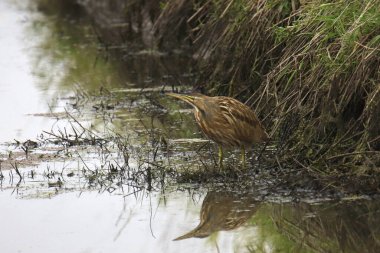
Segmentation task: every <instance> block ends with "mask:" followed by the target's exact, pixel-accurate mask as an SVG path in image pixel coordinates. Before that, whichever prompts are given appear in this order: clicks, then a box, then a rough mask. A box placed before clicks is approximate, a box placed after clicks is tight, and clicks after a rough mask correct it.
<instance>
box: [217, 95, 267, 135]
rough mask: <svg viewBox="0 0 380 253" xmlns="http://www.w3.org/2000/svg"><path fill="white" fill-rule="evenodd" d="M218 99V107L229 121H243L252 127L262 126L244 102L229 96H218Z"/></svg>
mask: <svg viewBox="0 0 380 253" xmlns="http://www.w3.org/2000/svg"><path fill="white" fill-rule="evenodd" d="M218 100H219V101H218V104H219V107H220V109H221V111H222V113H223V115H224V117H225V118H226V119H227V120H228V121H229V122H235V123H236V122H245V123H247V124H249V125H251V126H253V127H254V128H256V127H260V128H262V126H261V123H260V121H259V120H258V118H257V116H256V114H255V113H254V112H253V111H252V109H251V108H249V107H248V106H246V105H245V104H243V103H241V102H240V101H238V100H236V99H233V98H229V97H220V99H218Z"/></svg>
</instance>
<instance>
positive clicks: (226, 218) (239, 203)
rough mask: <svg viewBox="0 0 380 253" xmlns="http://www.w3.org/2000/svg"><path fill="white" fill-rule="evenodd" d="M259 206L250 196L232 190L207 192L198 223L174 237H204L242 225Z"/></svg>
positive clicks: (179, 238) (181, 238)
mask: <svg viewBox="0 0 380 253" xmlns="http://www.w3.org/2000/svg"><path fill="white" fill-rule="evenodd" d="M258 207H259V201H257V200H254V199H253V198H252V197H251V198H249V197H248V196H242V195H239V194H236V193H232V192H208V193H207V195H206V197H205V199H204V200H203V203H202V208H201V213H200V223H199V225H198V226H197V227H196V228H195V229H193V230H191V231H190V232H188V233H186V234H184V235H182V236H180V237H178V238H176V239H174V241H177V240H183V239H187V238H192V237H196V238H204V237H207V236H209V235H211V234H212V233H214V232H218V231H228V230H233V229H236V228H238V227H240V226H241V225H243V224H244V223H245V222H246V221H247V220H248V219H249V218H251V217H252V215H253V214H254V213H255V212H256V210H257V209H258Z"/></svg>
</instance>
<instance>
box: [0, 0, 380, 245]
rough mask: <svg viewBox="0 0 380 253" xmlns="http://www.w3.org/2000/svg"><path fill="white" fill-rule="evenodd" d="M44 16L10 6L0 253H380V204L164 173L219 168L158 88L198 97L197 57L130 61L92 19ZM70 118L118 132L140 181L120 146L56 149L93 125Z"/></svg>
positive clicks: (5, 14)
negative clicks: (100, 40)
mask: <svg viewBox="0 0 380 253" xmlns="http://www.w3.org/2000/svg"><path fill="white" fill-rule="evenodd" d="M42 7H44V5H42V6H41V5H40V7H39V8H37V7H36V5H35V4H33V2H32V1H30V2H29V1H21V0H20V1H12V0H3V1H1V2H0V31H1V34H2V36H0V45H1V46H0V55H1V58H0V59H1V60H0V76H1V77H2V78H1V81H0V98H1V99H0V115H1V119H0V121H1V124H0V133H1V135H0V159H1V161H2V162H1V163H0V164H1V174H0V217H2V219H1V230H0V247H1V252H6V253H8V252H28V253H29V252H32V253H33V252H379V251H380V243H379V238H380V229H379V226H378V224H379V210H380V209H379V207H380V202H379V201H378V200H373V199H369V198H367V197H365V196H357V197H353V196H340V198H339V199H334V198H333V197H331V196H330V197H327V196H323V195H319V194H318V193H313V192H307V191H305V192H304V193H302V194H298V195H297V197H295V196H293V195H292V194H290V193H289V192H278V193H276V194H268V189H266V188H265V187H264V188H263V187H262V186H252V187H249V188H248V189H247V188H245V189H244V191H243V190H239V189H236V188H231V189H224V188H220V187H211V186H209V185H205V184H176V183H175V181H173V180H171V179H170V176H163V175H162V173H166V174H167V175H170V174H171V173H172V172H171V171H170V170H165V169H162V168H163V167H173V168H175V169H178V170H184V171H186V170H204V169H205V167H204V166H205V164H206V165H207V164H212V163H213V162H214V161H213V159H212V158H210V157H213V156H214V155H215V154H214V148H213V146H212V145H208V146H206V148H203V149H202V151H200V152H197V149H198V148H199V147H202V146H203V145H205V144H207V141H205V140H204V139H203V138H202V135H200V134H199V131H198V129H197V128H196V126H195V124H194V121H193V118H192V114H191V111H190V110H188V109H186V108H187V107H186V106H185V105H183V104H180V103H178V102H177V101H171V100H170V99H168V98H166V97H165V96H164V95H163V94H162V93H161V90H162V89H167V90H170V89H171V85H172V84H175V87H176V88H177V89H184V90H186V89H190V87H189V86H186V85H185V84H191V83H192V82H191V80H192V78H193V76H192V73H191V72H189V71H188V69H189V68H188V67H187V65H186V64H188V63H187V62H188V59H186V57H185V56H181V55H175V56H170V57H168V56H165V55H164V56H162V55H161V56H157V54H154V55H149V54H148V55H146V54H145V52H138V53H134V52H124V51H123V52H122V53H123V54H125V55H126V56H125V57H124V59H123V60H121V59H120V57H118V56H117V54H120V52H118V51H115V52H112V51H105V50H104V48H103V47H102V46H101V45H99V44H97V43H96V36H95V34H94V33H93V32H92V28H91V26H89V22H88V20H87V18H86V16H85V13H84V12H83V11H81V10H80V9H78V8H74V9H72V7H70V8H69V9H62V11H61V12H59V11H57V10H56V9H54V7H51V8H52V9H46V8H42ZM61 8H62V6H61ZM37 9H40V10H43V11H42V12H39V11H37ZM169 70H170V71H169ZM164 84H170V85H167V86H165V87H164V88H163V85H164ZM142 88H143V89H142ZM66 111H67V112H68V113H70V115H72V116H73V117H75V118H76V119H78V120H79V123H80V124H81V125H83V127H85V128H88V129H90V130H91V131H94V132H96V133H97V134H99V135H101V136H103V137H104V138H108V137H109V135H110V134H111V135H112V134H120V135H122V136H123V137H124V138H125V139H123V140H125V141H126V142H127V143H128V145H127V146H126V147H127V148H126V151H125V153H123V154H124V155H128V156H129V157H128V159H127V160H128V163H129V164H128V168H129V169H130V170H131V174H129V175H128V176H125V174H124V173H122V171H120V168H119V167H118V165H122V164H123V163H125V161H126V159H125V157H123V156H122V154H121V153H122V152H120V150H119V148H118V147H117V144H116V143H115V142H114V141H110V142H102V141H101V140H97V142H96V143H97V144H96V145H91V144H88V143H87V144H86V143H84V141H85V140H88V139H83V143H82V144H85V145H61V143H59V142H57V143H55V142H54V141H52V139H54V140H57V138H55V137H54V136H52V135H49V134H48V133H54V134H56V135H60V134H61V133H66V132H67V133H68V134H67V136H68V135H70V134H73V133H74V132H75V131H73V127H74V128H76V129H77V130H76V131H78V132H81V131H82V130H83V129H82V128H81V127H80V126H79V125H78V122H75V121H73V119H71V118H70V117H68V116H67V115H66ZM44 131H46V132H44ZM84 136H90V137H91V138H92V137H94V136H93V135H92V134H91V133H90V132H88V131H87V132H86V133H85V134H84ZM90 137H89V138H90ZM94 138H95V137H94ZM14 139H16V140H18V141H20V142H21V143H23V142H25V141H26V140H29V139H30V140H32V141H36V143H37V146H36V147H33V145H32V144H30V145H29V146H28V145H26V144H24V146H22V145H21V144H17V142H15V140H14ZM27 146H28V147H30V149H31V150H28V152H25V150H23V149H22V147H23V148H24V149H25V147H27ZM231 159H232V160H234V159H233V155H232V158H231ZM235 160H236V159H235ZM111 165H112V166H114V167H112V166H111ZM16 166H17V168H18V171H19V172H20V175H21V179H20V176H19V175H18V174H17V171H16V169H15V167H16ZM148 168H149V169H148ZM150 177H152V178H150ZM149 178H150V179H149ZM263 193H265V194H266V195H263ZM300 196H301V197H300ZM199 237H200V238H199ZM174 239H181V240H174Z"/></svg>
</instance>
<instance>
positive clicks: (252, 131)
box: [167, 93, 269, 167]
mask: <svg viewBox="0 0 380 253" xmlns="http://www.w3.org/2000/svg"><path fill="white" fill-rule="evenodd" d="M167 95H169V96H172V97H175V98H178V99H180V100H183V101H185V102H187V103H188V104H190V105H192V106H193V107H194V115H195V120H196V122H197V123H198V125H199V127H200V128H201V130H202V132H203V133H204V134H205V135H206V136H207V137H208V138H209V139H211V140H213V141H214V142H216V143H217V144H218V145H219V166H220V167H222V161H223V149H222V146H230V147H231V146H232V147H240V148H241V159H242V164H243V166H244V165H245V148H246V147H248V146H251V145H252V144H253V143H259V142H264V141H267V140H269V136H268V134H267V132H266V131H265V129H264V127H263V126H262V125H261V123H260V121H259V119H258V118H257V117H256V114H255V113H254V112H253V111H252V110H251V108H249V107H248V106H246V105H245V104H243V103H241V102H239V101H238V100H236V99H233V98H230V97H223V96H216V97H208V96H205V95H202V94H198V93H197V94H189V95H187V94H177V93H167Z"/></svg>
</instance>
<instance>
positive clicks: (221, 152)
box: [218, 145, 223, 169]
mask: <svg viewBox="0 0 380 253" xmlns="http://www.w3.org/2000/svg"><path fill="white" fill-rule="evenodd" d="M218 165H219V169H222V168H223V148H222V146H221V145H219V163H218Z"/></svg>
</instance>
